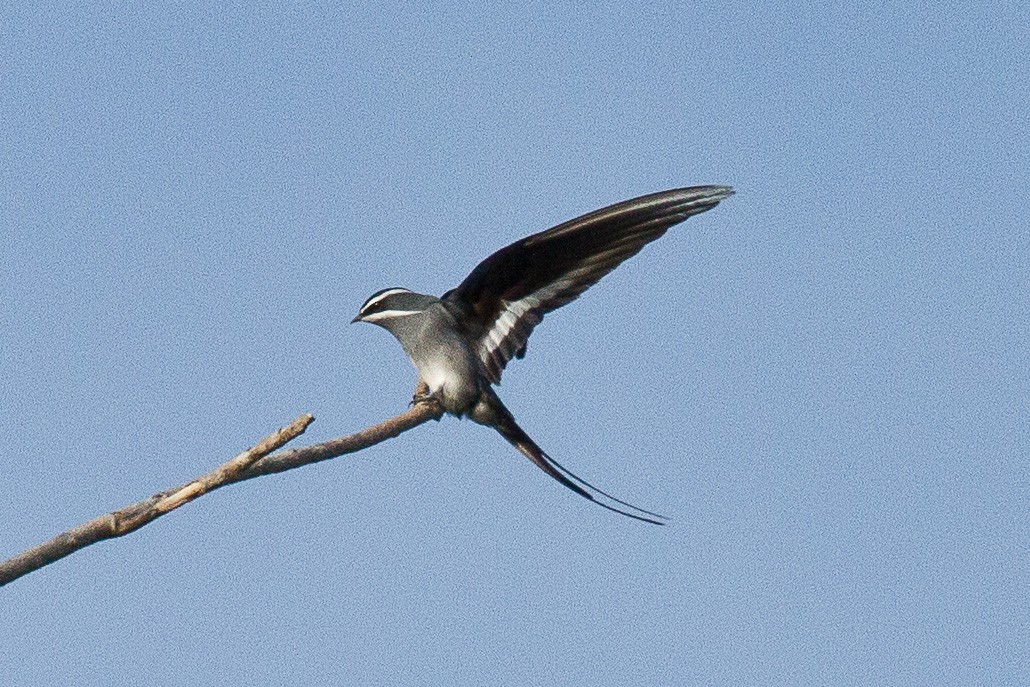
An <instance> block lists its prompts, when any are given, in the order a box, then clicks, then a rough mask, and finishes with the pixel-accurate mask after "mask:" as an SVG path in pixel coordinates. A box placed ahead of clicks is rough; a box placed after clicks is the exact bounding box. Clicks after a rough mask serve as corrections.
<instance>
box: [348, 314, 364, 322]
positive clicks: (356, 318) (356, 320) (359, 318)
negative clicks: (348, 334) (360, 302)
mask: <svg viewBox="0 0 1030 687" xmlns="http://www.w3.org/2000/svg"><path fill="white" fill-rule="evenodd" d="M355 322H361V313H358V315H357V316H356V317H355V318H354V319H353V320H351V321H350V323H351V324H354V323H355Z"/></svg>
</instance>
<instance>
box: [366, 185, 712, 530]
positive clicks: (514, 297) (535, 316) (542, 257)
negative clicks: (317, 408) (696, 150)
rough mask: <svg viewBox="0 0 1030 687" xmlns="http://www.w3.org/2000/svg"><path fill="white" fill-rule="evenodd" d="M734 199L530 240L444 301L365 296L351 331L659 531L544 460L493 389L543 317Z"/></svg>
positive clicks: (647, 204)
mask: <svg viewBox="0 0 1030 687" xmlns="http://www.w3.org/2000/svg"><path fill="white" fill-rule="evenodd" d="M731 195H733V189H732V188H731V187H729V186H716V185H707V186H691V187H687V188H677V189H672V190H668V191H662V192H659V193H652V194H649V195H645V196H640V197H638V198H633V199H631V200H626V201H623V202H620V203H615V204H614V205H609V206H607V207H604V208H601V209H600V210H595V211H594V212H590V213H588V214H585V215H582V216H581V217H577V218H575V219H572V220H569V221H567V222H564V223H562V224H559V225H557V226H555V227H552V228H550V229H547V230H546V231H542V232H539V233H537V234H533V235H531V236H527V237H525V238H523V239H521V240H519V241H516V242H515V243H512V244H511V245H509V246H506V247H504V248H501V249H500V250H498V251H497V252H495V253H493V254H492V255H490V256H489V257H488V258H486V259H485V260H483V261H482V262H481V263H479V265H477V266H476V267H475V269H473V270H472V272H471V273H469V275H468V276H467V277H465V279H464V281H462V282H461V283H460V284H459V285H458V286H457V287H455V288H453V289H451V290H450V291H447V292H446V293H444V294H443V295H442V296H440V297H436V296H432V295H427V294H422V293H416V292H414V291H411V290H409V289H406V288H400V287H391V288H386V289H382V290H380V291H377V292H376V293H374V294H372V295H371V296H369V297H368V299H367V300H366V301H365V302H364V304H362V306H361V307H360V308H359V310H358V314H357V316H355V317H354V319H353V320H352V323H354V322H368V323H371V324H374V325H378V326H379V327H382V328H383V329H385V330H387V331H388V332H390V333H391V334H392V335H393V336H394V337H395V338H396V339H397V340H398V341H399V342H400V344H401V347H402V348H403V349H404V352H405V353H406V354H407V355H408V358H410V360H411V362H412V364H413V365H414V366H415V369H416V370H417V371H418V374H419V377H420V381H421V382H423V383H424V385H425V386H424V387H423V386H420V389H424V388H427V389H428V392H426V393H416V395H415V397H414V398H413V399H412V404H415V403H426V402H435V403H437V404H439V407H440V408H442V409H443V411H445V412H446V413H448V414H451V415H454V416H456V417H459V418H461V417H463V416H465V417H468V418H470V419H472V420H473V421H474V422H477V423H479V424H481V425H485V426H487V427H492V428H493V429H495V430H496V431H497V432H498V433H499V434H500V435H501V436H502V437H504V439H506V440H507V441H508V442H509V443H510V444H511V445H512V446H514V447H515V448H516V449H517V450H518V451H519V452H520V453H522V454H523V455H524V456H525V457H526V458H528V459H529V460H530V461H532V462H533V463H534V464H535V465H537V466H538V467H539V468H540V469H542V470H543V471H544V472H545V473H547V474H548V475H549V476H550V477H552V478H554V479H555V480H557V481H558V482H559V483H561V484H562V485H563V486H565V487H567V488H568V489H570V490H572V491H573V492H575V493H576V494H579V495H580V496H582V497H584V498H586V499H589V500H590V501H593V502H594V503H596V504H598V505H600V506H602V507H603V508H606V509H608V510H610V511H613V512H616V513H619V514H621V515H625V516H627V517H630V518H633V519H635V520H640V521H643V522H647V523H650V524H655V525H664V524H665V521H666V520H667V518H666V517H665V516H662V515H659V514H657V513H653V512H651V511H647V510H644V509H643V508H639V507H637V506H634V505H632V504H629V503H627V502H626V501H623V500H621V499H618V498H616V497H614V496H612V495H610V494H608V493H607V492H604V491H602V490H601V489H599V488H597V487H595V486H594V485H592V484H590V483H589V482H587V481H586V480H584V479H582V478H580V477H578V476H576V475H575V474H573V473H572V472H570V471H569V470H567V469H566V468H565V467H564V466H562V465H561V464H560V463H559V462H558V461H556V460H555V459H554V458H552V457H551V456H550V455H548V454H547V453H545V452H544V451H543V449H541V448H540V447H539V446H538V445H537V444H536V442H534V441H533V439H531V438H530V437H529V435H528V434H526V432H525V431H523V429H522V428H521V427H519V425H518V423H517V422H516V421H515V417H514V415H512V413H511V411H510V410H508V408H507V407H506V406H505V405H504V403H502V402H501V399H500V398H499V397H498V395H497V393H496V392H495V391H494V388H493V387H494V386H495V385H498V384H500V382H501V373H502V372H503V371H504V369H505V367H506V366H507V364H508V363H509V362H510V361H511V359H512V358H522V357H523V356H525V354H526V343H527V341H528V339H529V336H530V334H531V333H532V332H533V329H534V328H535V327H536V326H537V325H538V324H540V322H541V321H542V320H543V318H544V316H545V315H546V314H547V313H549V312H551V311H553V310H555V309H557V308H560V307H561V306H563V305H566V304H568V303H570V302H571V301H573V300H575V299H577V298H578V297H579V296H580V295H581V294H582V293H583V292H584V291H586V290H587V289H588V288H590V287H591V286H593V285H594V284H596V283H597V282H598V281H599V280H600V279H601V278H602V277H604V276H605V275H606V274H608V273H609V272H611V271H612V270H614V269H615V268H616V267H618V266H619V265H620V264H622V262H624V261H625V260H627V259H628V258H630V257H632V256H633V255H636V254H637V253H638V252H639V251H640V250H641V249H642V248H643V247H644V246H645V245H647V244H648V243H651V242H652V241H655V240H656V239H658V238H660V237H661V236H662V235H664V234H665V233H666V231H668V229H669V228H671V227H672V226H674V225H676V224H679V223H680V222H682V221H684V220H686V219H687V218H688V217H691V216H693V215H697V214H700V213H702V212H706V211H708V210H711V209H712V208H714V207H715V206H716V205H718V204H719V202H720V201H722V200H725V199H726V198H728V197H730V196H731Z"/></svg>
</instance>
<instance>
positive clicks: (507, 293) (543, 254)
mask: <svg viewBox="0 0 1030 687" xmlns="http://www.w3.org/2000/svg"><path fill="white" fill-rule="evenodd" d="M732 194H733V189H731V188H730V187H728V186H694V187H690V188H680V189H674V190H671V191H663V192H661V193H654V194H651V195H648V196H641V197H640V198H634V199H633V200H627V201H624V202H622V203H616V204H615V205H611V206H609V207H606V208H602V209H600V210H596V211H594V212H591V213H589V214H586V215H583V216H582V217H577V218H576V219H573V220H570V221H568V222H565V223H564V224H559V225H558V226H556V227H553V228H551V229H548V230H546V231H543V232H540V233H539V234H533V235H532V236H527V237H526V238H524V239H522V240H520V241H516V242H515V243H513V244H511V245H510V246H507V247H505V248H502V249H501V250H499V251H497V252H496V253H494V254H493V255H491V256H490V257H488V258H487V259H486V260H484V261H483V262H481V263H479V265H478V266H476V268H475V269H474V270H472V272H471V274H469V276H468V277H466V278H465V281H463V282H462V283H461V284H459V285H458V287H457V288H455V289H452V290H451V291H448V292H447V293H445V294H444V296H443V298H444V300H446V301H448V302H449V303H451V304H452V305H454V306H456V307H458V308H459V309H460V310H461V311H462V313H463V314H464V315H465V316H464V317H463V318H462V320H463V321H464V322H465V323H466V324H467V325H468V326H469V327H470V331H469V332H468V334H469V336H470V338H471V339H472V340H474V341H476V342H477V343H478V349H477V353H478V354H479V357H480V359H481V360H482V361H483V366H484V368H485V370H486V372H487V375H488V376H489V378H490V381H491V382H493V383H494V384H496V383H498V382H500V380H501V372H502V371H503V370H504V367H505V365H507V364H508V361H509V360H511V359H512V358H513V357H518V358H521V357H522V356H523V355H524V354H525V351H526V340H527V339H529V335H530V334H531V333H532V332H533V328H534V327H536V325H538V324H539V323H540V321H541V320H542V319H543V317H544V315H545V314H547V313H549V312H551V311H552V310H554V309H556V308H560V307H561V306H563V305H565V304H566V303H568V302H570V301H573V300H575V299H576V298H578V297H579V295H580V294H581V293H583V292H584V291H586V290H587V289H588V288H589V287H591V286H593V285H594V284H595V283H597V281H598V280H599V279H600V278H601V277H603V276H604V275H606V274H608V273H609V272H611V271H612V270H614V269H615V268H616V267H618V266H619V265H620V264H621V263H622V262H623V261H624V260H626V259H627V258H629V257H631V256H633V255H635V254H636V253H637V252H639V251H640V249H641V248H643V247H644V246H645V245H647V244H648V243H650V242H651V241H654V240H655V239H657V238H659V237H660V236H661V235H662V234H664V233H665V232H666V231H667V230H668V229H669V227H671V226H673V225H675V224H679V223H680V222H682V221H683V220H685V219H687V218H688V217H690V216H691V215H696V214H698V213H701V212H705V211H706V210H711V209H712V208H713V207H715V206H716V205H718V204H719V201H721V200H723V199H725V198H727V197H729V196H730V195H732Z"/></svg>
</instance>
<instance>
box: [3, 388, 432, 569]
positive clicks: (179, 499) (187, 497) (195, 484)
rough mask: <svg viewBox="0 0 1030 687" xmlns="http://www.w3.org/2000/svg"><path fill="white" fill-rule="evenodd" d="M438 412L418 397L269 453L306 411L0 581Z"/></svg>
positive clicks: (20, 558) (298, 428)
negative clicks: (366, 423) (364, 423)
mask: <svg viewBox="0 0 1030 687" xmlns="http://www.w3.org/2000/svg"><path fill="white" fill-rule="evenodd" d="M442 415H443V410H442V409H441V408H440V406H439V405H438V404H436V403H434V402H427V403H418V404H416V405H415V406H413V407H412V408H409V409H408V411H407V412H405V413H401V414H400V415H398V416H396V417H393V418H390V419H389V420H385V421H383V422H380V423H379V424H377V425H372V426H371V427H366V428H365V429H363V430H361V431H360V432H355V433H354V434H350V435H348V436H343V437H337V438H336V439H330V440H329V441H326V442H323V443H321V444H315V445H313V446H307V447H305V448H298V449H289V450H286V451H280V452H279V453H274V454H273V453H272V452H273V451H275V450H276V449H278V448H281V447H283V446H285V445H286V444H287V443H288V442H289V441H291V440H293V439H295V438H296V437H298V436H300V435H301V434H303V433H304V430H305V429H307V427H308V425H310V424H311V423H312V422H313V421H314V419H315V418H314V417H312V416H311V415H308V414H305V415H301V416H300V417H298V418H297V419H296V420H294V421H293V422H292V423H290V424H289V425H288V426H286V427H283V428H281V429H279V430H277V431H276V432H274V433H273V434H271V435H269V436H267V437H265V438H264V439H262V440H261V441H260V442H259V443H258V444H257V445H255V446H254V447H253V448H250V449H247V450H246V451H244V452H243V453H241V454H240V455H238V456H236V457H235V458H232V459H231V460H229V461H227V462H226V463H223V464H222V465H220V466H218V467H217V468H215V469H214V470H212V471H211V472H209V473H207V474H204V475H201V476H200V477H197V478H196V479H193V480H191V481H189V482H187V483H186V484H183V485H182V486H179V487H175V488H173V489H168V490H166V491H161V492H158V493H156V494H154V495H153V496H151V497H149V498H146V499H143V500H142V501H139V502H137V503H133V504H131V505H128V506H126V507H124V508H121V509H119V510H116V511H114V512H113V513H107V514H106V515H101V516H100V517H97V518H93V519H92V520H90V521H88V522H85V523H83V524H81V525H79V526H78V527H73V528H72V529H70V530H68V531H67V532H62V533H61V534H59V535H57V536H56V537H54V538H53V539H51V540H49V541H46V542H43V543H42V544H40V545H39V546H34V547H33V548H31V549H28V550H27V551H24V552H23V553H20V554H18V555H17V556H14V557H13V558H11V559H9V560H6V561H4V562H3V563H0V587H2V586H4V585H5V584H8V583H9V582H13V581H14V580H16V579H18V578H19V577H22V576H23V575H27V574H29V573H30V572H32V571H34V570H39V569H40V568H42V567H44V566H47V565H50V564H51V563H53V562H54V561H58V560H60V559H62V558H64V557H65V556H68V555H71V554H73V553H75V552H76V551H78V550H79V549H84V548H86V547H87V546H90V545H92V544H96V543H97V542H100V541H104V540H105V539H114V538H116V537H121V536H123V535H126V534H128V533H129V532H134V531H136V530H138V529H139V528H140V527H143V526H144V525H146V524H148V523H150V522H153V521H154V520H156V519H157V518H159V517H161V516H162V515H164V514H165V513H169V512H171V511H173V510H175V509H176V508H178V507H180V506H183V505H185V504H187V503H189V502H190V501H193V500H194V499H198V498H200V497H201V496H203V495H204V494H207V493H208V492H211V491H214V490H215V489H219V488H221V487H224V486H226V485H227V484H234V483H236V482H242V481H244V480H248V479H253V478H255V477H261V476H263V475H271V474H274V473H277V472H283V471H285V470H292V469H294V468H299V467H301V466H302V465H308V464H310V463H317V462H320V461H323V460H329V459H330V458H336V457H337V456H342V455H344V454H347V453H354V452H355V451H360V450H361V449H364V448H368V447H369V446H373V445H375V444H378V443H380V442H383V441H386V440H387V439H392V438H393V437H395V436H397V435H399V434H401V433H402V432H406V431H408V430H409V429H413V428H415V427H418V426H419V425H421V424H423V423H424V422H428V421H429V420H439V419H440V417H441V416H442Z"/></svg>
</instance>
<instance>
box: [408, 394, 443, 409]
mask: <svg viewBox="0 0 1030 687" xmlns="http://www.w3.org/2000/svg"><path fill="white" fill-rule="evenodd" d="M419 403H439V399H437V397H436V396H435V395H433V394H431V393H424V394H419V393H416V394H415V395H414V396H412V397H411V403H409V404H408V407H409V408H413V407H415V406H416V405H418V404H419Z"/></svg>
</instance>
